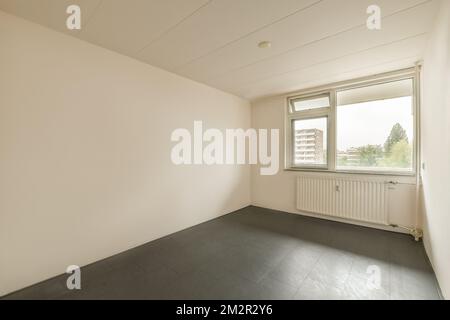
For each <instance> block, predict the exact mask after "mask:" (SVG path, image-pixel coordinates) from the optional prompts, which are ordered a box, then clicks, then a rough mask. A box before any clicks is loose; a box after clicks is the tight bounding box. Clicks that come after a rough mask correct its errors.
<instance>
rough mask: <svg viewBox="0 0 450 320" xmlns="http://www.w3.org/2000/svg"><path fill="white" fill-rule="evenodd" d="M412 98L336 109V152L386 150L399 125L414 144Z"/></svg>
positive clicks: (372, 102) (379, 101)
mask: <svg viewBox="0 0 450 320" xmlns="http://www.w3.org/2000/svg"><path fill="white" fill-rule="evenodd" d="M412 110H413V108H412V98H411V97H402V98H395V99H388V100H378V101H371V102H365V103H358V104H352V105H346V106H338V108H337V149H338V150H340V151H345V150H347V149H349V148H352V147H360V146H364V145H367V144H378V145H381V146H383V145H384V142H385V141H386V139H387V137H388V136H389V133H390V132H391V129H392V127H393V126H394V125H395V124H396V123H397V122H398V123H400V125H401V126H402V127H403V129H405V130H406V134H407V135H408V140H409V142H410V143H411V142H412V141H413V140H412V139H413V132H414V121H413V119H414V118H413V114H412Z"/></svg>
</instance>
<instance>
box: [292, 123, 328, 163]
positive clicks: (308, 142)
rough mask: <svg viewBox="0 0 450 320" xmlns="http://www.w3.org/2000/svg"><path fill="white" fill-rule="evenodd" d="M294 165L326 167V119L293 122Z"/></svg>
mask: <svg viewBox="0 0 450 320" xmlns="http://www.w3.org/2000/svg"><path fill="white" fill-rule="evenodd" d="M293 127H294V155H293V157H294V164H295V165H296V166H298V165H310V166H326V165H327V118H326V117H321V118H315V119H302V120H294V125H293Z"/></svg>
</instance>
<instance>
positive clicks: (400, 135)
mask: <svg viewBox="0 0 450 320" xmlns="http://www.w3.org/2000/svg"><path fill="white" fill-rule="evenodd" d="M402 140H404V141H406V143H407V144H408V136H407V135H406V131H405V129H403V127H402V126H401V125H400V123H396V124H395V125H394V126H393V127H392V129H391V133H390V134H389V137H388V138H387V139H386V142H385V143H384V152H386V153H387V154H388V155H389V154H390V153H391V151H392V147H393V146H394V145H395V144H396V143H397V142H400V141H402Z"/></svg>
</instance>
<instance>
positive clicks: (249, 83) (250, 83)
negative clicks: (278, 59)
mask: <svg viewBox="0 0 450 320" xmlns="http://www.w3.org/2000/svg"><path fill="white" fill-rule="evenodd" d="M428 33H429V32H428V31H427V32H422V33H418V34H415V35H412V36H408V37H405V38H402V39H398V40H395V41H391V42H388V43H383V44H381V45H377V46H373V47H370V48H367V49H364V50H360V51H356V52H353V53H350V54H346V55H342V56H339V57H336V58H333V59H328V60H324V61H321V62H318V63H314V64H312V65H309V66H307V67H301V68H296V69H292V70H289V71H286V72H281V73H277V74H274V75H273V76H270V77H267V78H264V79H260V80H258V81H254V82H248V83H244V84H242V85H253V84H256V83H259V82H262V81H267V80H269V79H272V78H276V77H279V76H283V75H286V74H289V73H292V72H297V71H300V70H305V69H309V68H312V67H317V66H319V65H321V64H325V63H329V62H332V61H336V60H339V59H342V58H346V57H351V56H353V55H356V54H360V53H364V52H367V51H371V50H373V49H378V48H382V47H385V46H390V45H392V44H395V43H398V42H402V41H405V40H410V39H414V38H419V37H421V36H424V35H427V34H428Z"/></svg>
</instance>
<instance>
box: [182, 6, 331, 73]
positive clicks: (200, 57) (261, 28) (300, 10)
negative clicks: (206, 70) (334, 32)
mask: <svg viewBox="0 0 450 320" xmlns="http://www.w3.org/2000/svg"><path fill="white" fill-rule="evenodd" d="M323 1H325V0H318V1H316V2H314V3H312V4H310V5H308V6H306V7H303V8H301V9H298V10H295V11H294V12H292V13H290V14H288V15H286V16H284V17H282V18H279V19H277V20H275V21H272V22H270V23H268V24H265V25H263V26H261V27H259V28H257V29H255V30H253V31H251V32H249V33H246V34H245V35H243V36H240V37H238V38H236V39H234V40H231V41H229V42H227V43H225V44H223V45H221V46H220V47H217V48H215V49H213V50H211V51H208V52H207V53H205V54H203V55H201V56H198V57H196V58H194V59H192V60H190V61H188V62H186V63H183V64H181V65H178V66H176V67H174V68H173V69H174V70H179V69H182V68H184V67H185V66H187V65H189V64H191V63H193V62H195V61H197V60H199V59H202V58H204V57H206V56H209V55H210V54H212V53H214V52H217V51H219V50H221V49H223V48H225V47H227V46H229V45H230V44H233V43H235V42H237V41H239V40H242V39H244V38H246V37H248V36H250V35H252V34H254V33H256V32H258V31H261V30H263V29H265V28H267V27H270V26H271V25H274V24H276V23H278V22H280V21H283V20H284V19H287V18H289V17H290V16H293V15H295V14H297V13H300V12H302V11H305V10H308V9H310V8H311V7H314V6H315V5H317V4H319V3H321V2H323Z"/></svg>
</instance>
